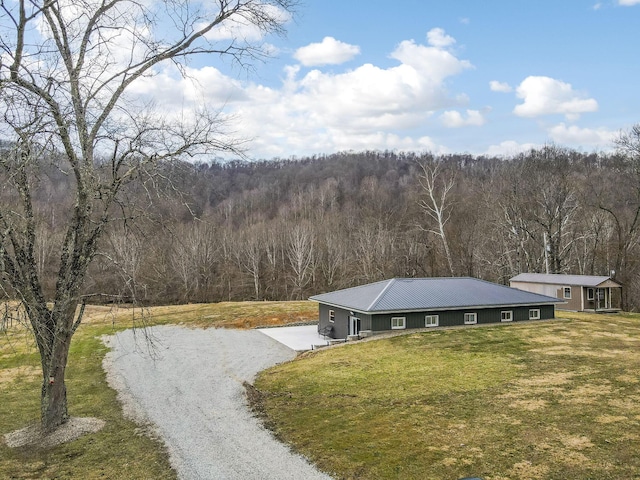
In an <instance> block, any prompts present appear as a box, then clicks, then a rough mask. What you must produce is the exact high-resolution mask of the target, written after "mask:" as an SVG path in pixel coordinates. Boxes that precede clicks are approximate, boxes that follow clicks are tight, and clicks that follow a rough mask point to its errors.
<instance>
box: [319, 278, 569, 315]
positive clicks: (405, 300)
mask: <svg viewBox="0 0 640 480" xmlns="http://www.w3.org/2000/svg"><path fill="white" fill-rule="evenodd" d="M310 300H314V301H316V302H319V303H324V304H329V305H334V306H337V307H342V308H346V309H349V310H357V311H360V312H368V313H381V312H393V311H415V310H435V309H445V308H451V309H461V308H465V307H485V308H490V307H492V306H507V305H513V306H517V305H534V304H538V305H540V304H552V303H564V302H563V301H562V300H559V299H557V298H554V297H548V296H546V295H540V294H537V293H531V292H525V291H524V290H518V289H515V288H510V287H506V286H504V285H498V284H495V283H491V282H487V281H484V280H479V279H477V278H470V277H459V278H392V279H390V280H385V281H382V282H376V283H370V284H367V285H362V286H359V287H353V288H347V289H344V290H337V291H335V292H329V293H324V294H321V295H314V296H312V297H310Z"/></svg>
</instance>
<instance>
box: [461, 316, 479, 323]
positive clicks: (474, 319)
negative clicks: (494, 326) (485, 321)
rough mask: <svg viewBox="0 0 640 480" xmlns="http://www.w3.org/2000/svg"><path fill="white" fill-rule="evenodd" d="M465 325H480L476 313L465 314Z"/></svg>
mask: <svg viewBox="0 0 640 480" xmlns="http://www.w3.org/2000/svg"><path fill="white" fill-rule="evenodd" d="M464 323H465V325H471V324H473V323H478V315H477V314H475V313H465V314H464Z"/></svg>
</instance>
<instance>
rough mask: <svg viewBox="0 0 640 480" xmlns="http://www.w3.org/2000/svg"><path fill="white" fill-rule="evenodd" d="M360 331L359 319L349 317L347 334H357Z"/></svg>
mask: <svg viewBox="0 0 640 480" xmlns="http://www.w3.org/2000/svg"><path fill="white" fill-rule="evenodd" d="M359 333H360V319H359V318H358V317H349V335H358V334H359Z"/></svg>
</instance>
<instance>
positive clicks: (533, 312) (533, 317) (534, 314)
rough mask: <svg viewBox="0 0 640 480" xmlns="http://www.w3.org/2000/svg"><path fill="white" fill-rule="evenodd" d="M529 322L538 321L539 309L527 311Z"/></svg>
mask: <svg viewBox="0 0 640 480" xmlns="http://www.w3.org/2000/svg"><path fill="white" fill-rule="evenodd" d="M529 320H540V309H539V308H532V309H531V310H529Z"/></svg>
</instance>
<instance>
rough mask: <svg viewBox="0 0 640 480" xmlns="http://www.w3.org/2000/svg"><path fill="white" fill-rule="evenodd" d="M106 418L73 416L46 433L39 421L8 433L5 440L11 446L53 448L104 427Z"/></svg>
mask: <svg viewBox="0 0 640 480" xmlns="http://www.w3.org/2000/svg"><path fill="white" fill-rule="evenodd" d="M104 425H105V422H104V420H100V419H99V418H93V417H72V418H70V419H69V420H68V421H67V422H66V423H65V424H63V425H60V426H59V427H58V428H56V429H55V430H54V431H53V432H49V433H46V432H44V431H43V429H42V426H41V425H40V424H39V423H37V424H34V425H29V426H28V427H25V428H21V429H20V430H16V431H15V432H11V433H7V434H6V435H5V436H4V441H5V443H6V444H7V446H8V447H9V448H19V447H25V446H34V447H37V448H51V447H55V446H56V445H60V444H62V443H66V442H70V441H72V440H76V439H78V438H80V437H81V436H83V435H86V434H88V433H95V432H98V431H99V430H101V429H102V427H104Z"/></svg>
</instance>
